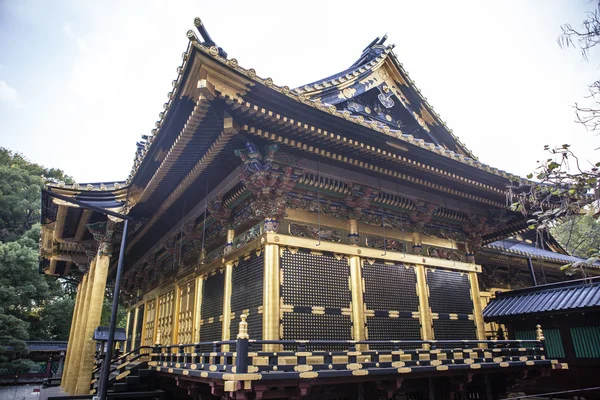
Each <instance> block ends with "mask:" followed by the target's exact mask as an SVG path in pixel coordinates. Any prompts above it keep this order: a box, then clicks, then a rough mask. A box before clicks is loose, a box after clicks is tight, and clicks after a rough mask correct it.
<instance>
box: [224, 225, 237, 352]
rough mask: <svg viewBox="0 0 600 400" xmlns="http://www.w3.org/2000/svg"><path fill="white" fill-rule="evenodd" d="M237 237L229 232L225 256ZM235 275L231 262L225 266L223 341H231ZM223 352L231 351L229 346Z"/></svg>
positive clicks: (230, 230) (232, 231)
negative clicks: (233, 281) (232, 283)
mask: <svg viewBox="0 0 600 400" xmlns="http://www.w3.org/2000/svg"><path fill="white" fill-rule="evenodd" d="M234 237H235V231H234V230H233V229H228V230H227V244H226V245H225V252H224V253H225V255H227V254H229V253H230V252H231V249H232V246H233V238H234ZM232 274H233V262H231V261H229V262H227V263H226V264H225V276H224V279H223V280H224V283H223V324H222V325H221V340H229V339H230V336H231V335H230V333H229V332H230V327H231V291H232V287H231V275H232ZM223 351H229V346H225V349H224V350H223Z"/></svg>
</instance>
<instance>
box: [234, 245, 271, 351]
mask: <svg viewBox="0 0 600 400" xmlns="http://www.w3.org/2000/svg"><path fill="white" fill-rule="evenodd" d="M263 267H264V256H263V255H262V254H261V255H260V256H257V255H256V254H252V255H251V256H250V258H249V259H247V260H240V262H239V264H238V265H237V266H234V267H233V270H232V274H231V287H232V289H231V312H232V313H234V314H235V319H233V320H232V321H231V327H230V338H231V339H232V340H234V339H235V338H236V336H237V333H238V329H239V322H240V315H241V314H242V311H244V310H248V311H247V312H248V319H247V320H246V321H247V322H248V334H249V335H250V338H251V339H262V314H259V313H258V307H260V306H261V305H262V301H263Z"/></svg>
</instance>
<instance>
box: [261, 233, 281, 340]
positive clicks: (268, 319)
mask: <svg viewBox="0 0 600 400" xmlns="http://www.w3.org/2000/svg"><path fill="white" fill-rule="evenodd" d="M280 283H281V282H280V269H279V246H278V245H276V244H270V243H269V244H266V245H265V268H264V277H263V327H262V328H263V329H262V337H263V339H264V340H279V339H281V337H280V323H281V322H280V321H281V316H280V309H281V307H280V301H281V300H280V299H281V296H280V292H279V291H280ZM279 348H280V346H278V345H266V346H265V349H264V351H279Z"/></svg>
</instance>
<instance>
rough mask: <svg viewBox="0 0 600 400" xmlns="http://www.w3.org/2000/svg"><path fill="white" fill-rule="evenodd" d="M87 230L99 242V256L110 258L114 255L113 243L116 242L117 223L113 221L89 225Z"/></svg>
mask: <svg viewBox="0 0 600 400" xmlns="http://www.w3.org/2000/svg"><path fill="white" fill-rule="evenodd" d="M87 228H88V230H89V231H90V233H91V234H92V236H94V240H96V241H97V242H98V255H100V256H110V255H111V254H112V242H113V240H114V236H115V235H114V234H115V228H116V224H115V222H113V221H111V220H107V221H100V222H94V223H91V224H87Z"/></svg>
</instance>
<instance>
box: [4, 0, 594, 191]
mask: <svg viewBox="0 0 600 400" xmlns="http://www.w3.org/2000/svg"><path fill="white" fill-rule="evenodd" d="M593 3H594V2H592V3H590V2H588V1H586V0H531V1H525V0H513V1H507V0H504V1H491V0H489V1H488V0H486V1H483V0H476V1H458V0H457V1H447V0H441V1H432V0H430V1H414V0H412V1H398V0H395V1H388V2H385V1H378V2H372V1H364V0H363V1H349V0H345V1H335V2H334V1H323V0H320V1H302V2H291V1H262V2H261V1H254V2H251V1H208V0H203V1H200V0H196V1H174V0H172V1H166V0H165V1H160V0H141V1H124V0H97V1H83V0H72V1H62V2H59V1H52V2H50V1H43V0H37V1H33V0H0V146H4V147H8V148H10V149H12V150H16V151H19V152H22V153H23V154H25V155H26V156H27V157H28V158H29V159H30V160H31V161H34V162H37V163H41V164H44V165H45V166H48V167H57V168H61V169H63V170H65V172H66V173H67V174H69V175H72V176H74V177H75V179H76V181H78V182H113V181H117V180H124V179H125V178H126V177H127V176H128V174H129V171H130V169H131V166H132V164H133V158H134V154H135V150H136V146H135V143H136V141H138V140H139V139H140V136H141V135H144V134H148V133H149V132H150V130H151V129H152V128H153V127H154V123H155V121H156V120H157V119H158V114H159V112H161V111H162V110H163V108H162V105H163V103H164V102H165V101H166V100H167V93H168V92H169V91H170V90H171V81H172V80H173V79H175V77H176V69H177V67H178V66H179V65H180V64H181V54H182V53H183V52H184V50H185V49H186V46H187V41H188V39H187V37H186V32H187V30H188V29H193V28H194V24H193V20H194V17H196V16H199V17H201V18H202V20H203V22H204V24H205V25H206V27H207V28H208V31H209V33H210V35H211V36H212V38H213V40H215V42H217V45H219V46H221V47H223V48H224V49H225V50H226V51H227V52H228V54H229V57H235V58H237V60H238V61H239V63H240V65H241V66H243V67H246V68H254V69H255V70H256V71H257V74H258V75H259V76H261V77H265V78H266V77H271V78H273V80H274V82H275V83H276V84H278V85H281V86H283V85H288V86H290V87H296V86H299V85H302V84H305V83H308V82H311V81H315V80H317V79H320V78H323V77H326V76H329V75H331V74H333V73H336V72H338V71H341V70H343V69H345V68H347V67H348V66H349V65H351V64H352V63H353V62H354V61H355V60H356V59H357V58H358V57H359V56H360V54H361V52H362V50H363V48H364V47H365V46H366V45H368V44H369V43H370V42H371V41H372V40H373V39H374V38H375V37H377V36H382V35H384V34H385V33H387V34H388V41H387V43H394V44H396V48H395V52H396V54H397V55H398V58H399V59H400V61H401V62H402V63H403V64H404V67H405V69H406V70H407V71H408V72H409V74H410V76H411V78H412V79H413V80H414V81H415V82H416V84H417V87H419V88H420V89H421V92H422V93H423V94H424V96H425V97H427V99H428V101H429V103H430V104H432V105H433V107H434V108H435V110H436V111H437V112H438V114H439V115H440V116H441V117H442V119H443V120H444V121H446V123H447V125H448V126H449V127H450V128H451V129H452V130H453V131H454V133H455V134H456V135H457V136H458V137H459V138H460V139H461V140H462V141H463V143H465V144H466V145H467V147H468V148H469V149H471V150H472V151H473V152H474V154H475V155H476V156H477V157H479V159H480V160H481V161H482V162H484V163H487V164H489V165H491V166H494V167H497V168H500V169H504V170H506V171H509V172H512V173H516V174H519V175H521V176H525V175H527V174H528V173H529V172H531V171H533V170H534V169H535V168H536V165H537V164H536V160H538V159H541V158H545V157H546V156H545V154H544V152H543V150H542V148H543V145H544V144H549V145H551V146H553V145H560V144H562V143H571V144H573V148H574V150H575V151H576V152H577V153H579V154H580V155H581V156H582V158H583V159H584V160H590V161H594V160H596V158H598V154H597V152H594V151H593V149H594V148H596V147H599V146H600V140H599V138H598V137H597V136H595V135H593V134H592V133H588V132H586V131H585V129H583V128H582V127H581V126H579V125H577V124H575V123H574V120H575V115H574V111H573V109H572V105H573V103H574V102H576V101H581V100H583V99H584V96H585V95H586V94H587V91H586V88H587V86H586V85H587V84H588V83H591V82H593V81H594V80H596V79H597V78H598V74H599V71H598V67H599V66H600V57H598V56H597V55H596V56H592V57H591V58H590V62H585V61H583V60H582V57H581V54H580V53H579V51H578V50H574V49H567V50H564V49H561V48H560V47H559V46H558V44H557V42H556V38H557V37H558V35H559V34H560V25H561V24H564V23H567V22H569V23H572V24H574V25H576V24H579V23H580V22H581V21H582V19H583V18H584V15H585V12H586V11H587V10H590V9H592V8H593ZM599 51H600V49H599Z"/></svg>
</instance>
